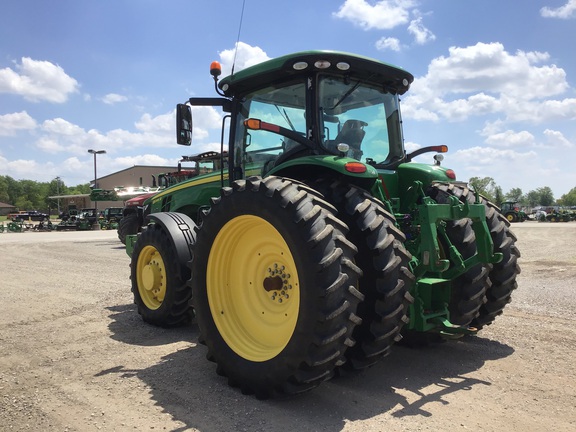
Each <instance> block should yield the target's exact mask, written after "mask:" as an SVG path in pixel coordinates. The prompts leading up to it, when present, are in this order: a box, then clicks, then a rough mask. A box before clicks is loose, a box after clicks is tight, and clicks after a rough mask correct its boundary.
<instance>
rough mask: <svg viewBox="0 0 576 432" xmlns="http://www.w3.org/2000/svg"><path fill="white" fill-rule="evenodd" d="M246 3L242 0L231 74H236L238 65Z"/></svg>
mask: <svg viewBox="0 0 576 432" xmlns="http://www.w3.org/2000/svg"><path fill="white" fill-rule="evenodd" d="M245 5H246V0H242V13H241V14H240V25H239V26H238V37H237V38H236V48H235V49H234V61H233V62H232V72H231V73H230V75H234V66H236V54H238V42H240V31H241V30H242V21H243V19H244V6H245Z"/></svg>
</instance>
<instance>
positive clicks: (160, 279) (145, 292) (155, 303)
mask: <svg viewBox="0 0 576 432" xmlns="http://www.w3.org/2000/svg"><path fill="white" fill-rule="evenodd" d="M136 279H137V285H138V293H139V294H140V298H141V299H142V302H144V305H145V306H146V307H147V308H148V309H152V310H155V309H158V308H159V307H160V306H161V305H162V302H163V301H164V297H165V295H166V266H165V265H164V260H163V259H162V256H161V255H160V252H158V250H157V249H156V248H155V247H154V246H150V245H148V246H144V247H143V248H142V251H141V252H140V255H138V261H137V264H136Z"/></svg>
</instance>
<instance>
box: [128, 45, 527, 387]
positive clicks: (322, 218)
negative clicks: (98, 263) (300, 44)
mask: <svg viewBox="0 0 576 432" xmlns="http://www.w3.org/2000/svg"><path fill="white" fill-rule="evenodd" d="M211 74H212V76H213V78H214V82H215V86H216V91H217V93H218V94H219V95H220V97H218V98H190V99H189V100H188V101H187V103H186V104H179V105H178V106H177V141H178V143H179V144H183V145H190V144H191V137H192V114H191V109H190V106H212V107H219V108H221V109H222V111H224V113H225V114H226V115H225V116H224V121H223V124H222V128H223V130H222V144H221V146H222V148H221V152H220V155H219V156H218V157H219V158H220V160H221V162H222V163H221V164H220V167H219V169H218V170H217V171H214V172H211V173H207V174H201V175H198V176H197V177H195V178H193V179H190V180H187V181H185V182H183V183H180V184H178V185H175V186H172V187H169V188H166V189H165V190H162V191H160V192H158V193H157V194H155V195H153V196H151V197H149V198H148V199H147V200H146V201H145V202H144V203H143V206H142V217H143V220H144V221H146V222H147V226H146V229H144V230H142V232H141V233H140V234H139V235H137V236H136V235H128V236H127V241H126V245H127V252H128V254H129V255H130V256H131V281H132V291H133V294H134V301H135V303H136V305H137V308H138V312H139V313H140V315H141V316H142V318H143V319H144V320H145V321H146V322H148V323H151V324H154V325H158V326H163V327H170V326H175V325H180V324H183V323H186V322H188V321H189V319H190V318H191V316H192V313H193V312H195V315H196V320H197V324H198V327H199V332H200V341H201V342H202V343H204V344H205V345H206V346H207V349H208V355H207V357H208V358H209V359H210V360H211V361H214V362H216V363H217V365H218V366H217V371H218V373H219V374H220V375H223V376H226V377H228V383H229V384H230V385H232V386H237V387H240V388H241V390H242V392H244V393H248V394H255V395H256V396H257V397H259V398H266V397H270V396H273V395H275V394H278V393H280V394H294V393H299V392H302V391H306V390H309V389H312V388H314V387H316V386H317V385H319V384H320V383H321V382H323V381H325V380H326V379H328V378H330V377H332V376H333V375H334V374H335V373H337V371H339V370H344V369H346V370H359V369H365V368H367V367H369V366H372V365H374V364H375V363H376V362H377V361H378V360H379V359H381V358H382V357H384V356H386V355H387V354H388V353H389V352H390V349H391V347H392V345H393V344H394V342H396V341H398V340H400V339H401V338H402V336H404V337H405V339H406V340H408V341H410V342H412V343H417V342H427V341H431V340H436V339H438V338H446V339H452V338H458V337H462V336H464V335H472V334H475V333H476V332H477V331H478V330H480V329H481V328H482V327H484V326H486V325H489V324H491V323H492V322H493V321H494V319H495V318H496V317H497V316H498V315H499V314H501V313H502V311H503V309H504V307H505V306H506V304H507V303H508V302H509V301H510V298H511V294H512V292H513V290H514V289H515V288H516V286H517V284H516V277H517V275H518V273H519V272H520V270H519V267H518V265H517V259H518V257H519V256H520V253H519V251H518V249H517V247H516V245H515V242H516V237H515V236H514V234H513V233H512V232H511V231H510V228H509V225H510V224H509V221H508V220H507V219H506V218H505V217H504V216H503V215H502V214H501V213H500V212H499V211H498V208H497V207H496V206H495V205H494V204H492V203H490V202H489V201H487V200H486V199H485V198H483V197H482V196H480V195H478V194H475V193H474V192H473V191H471V190H470V189H469V188H468V186H467V185H466V184H465V183H462V182H457V181H456V176H455V173H454V172H453V171H452V170H450V169H447V168H444V167H442V166H440V164H439V163H438V162H437V163H435V164H433V165H427V164H421V163H415V162H413V161H412V159H413V158H414V157H415V156H417V155H420V154H422V153H425V152H441V153H442V152H446V151H447V147H446V146H432V147H425V148H421V149H419V150H417V151H415V152H412V153H410V154H407V153H406V151H405V149H404V144H403V143H404V140H403V136H402V127H401V125H402V122H401V117H400V108H399V96H400V95H402V94H404V93H405V92H406V91H407V90H408V88H409V86H410V83H411V82H412V80H413V76H412V75H411V74H410V73H408V72H406V71H404V70H402V69H400V68H397V67H394V66H391V65H388V64H385V63H381V62H379V61H376V60H372V59H368V58H365V57H360V56H356V55H352V54H346V53H339V52H330V51H309V52H303V53H296V54H292V55H288V56H284V57H280V58H277V59H273V60H269V61H266V62H264V63H261V64H259V65H256V66H253V67H250V68H247V69H244V70H242V71H240V72H237V73H235V74H234V75H231V76H229V77H226V78H224V79H222V80H221V81H219V80H218V77H219V75H220V67H219V65H218V64H217V63H216V62H215V63H213V64H212V66H211ZM264 119H266V121H264ZM225 131H229V135H228V136H226V133H225ZM225 152H227V153H225ZM224 161H226V162H227V164H225V163H223V162H224Z"/></svg>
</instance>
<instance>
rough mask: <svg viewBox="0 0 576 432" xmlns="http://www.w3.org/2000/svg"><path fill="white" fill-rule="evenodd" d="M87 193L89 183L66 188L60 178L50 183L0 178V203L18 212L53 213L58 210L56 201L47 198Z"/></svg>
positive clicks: (7, 177) (6, 177)
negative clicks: (13, 207)
mask: <svg viewBox="0 0 576 432" xmlns="http://www.w3.org/2000/svg"><path fill="white" fill-rule="evenodd" d="M89 193H90V184H89V183H86V184H79V185H76V186H66V184H65V183H64V182H63V181H62V179H60V178H55V179H53V180H52V181H50V182H37V181H34V180H15V179H13V178H12V177H10V176H0V202H3V203H6V204H10V205H13V206H15V207H16V208H17V209H18V210H38V211H42V212H44V213H49V212H52V213H54V210H55V209H57V208H58V201H57V200H55V199H50V198H48V197H49V196H57V195H76V194H89Z"/></svg>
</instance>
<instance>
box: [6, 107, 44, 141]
mask: <svg viewBox="0 0 576 432" xmlns="http://www.w3.org/2000/svg"><path fill="white" fill-rule="evenodd" d="M34 128H36V121H35V120H34V119H33V118H32V117H30V115H28V113H27V112H26V111H21V112H19V113H11V114H4V115H0V136H14V135H16V133H17V132H18V131H20V130H32V129H34Z"/></svg>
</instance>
